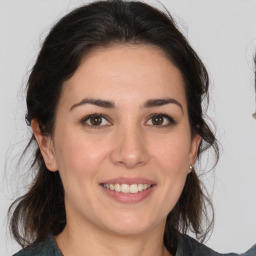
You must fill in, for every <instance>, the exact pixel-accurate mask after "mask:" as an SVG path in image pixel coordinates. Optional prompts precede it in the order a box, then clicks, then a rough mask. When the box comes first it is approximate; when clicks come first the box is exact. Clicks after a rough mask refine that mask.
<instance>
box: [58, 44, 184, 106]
mask: <svg viewBox="0 0 256 256" xmlns="http://www.w3.org/2000/svg"><path fill="white" fill-rule="evenodd" d="M184 88H185V86H184V81H183V77H182V74H181V72H180V71H179V69H178V68H177V67H176V66H175V65H174V64H173V63H172V62H171V60H170V59H169V58H168V57H167V56H166V54H165V53H164V52H163V51H162V50H161V49H159V48H157V47H154V46H151V45H114V46H110V47H104V48H103V47H100V48H96V49H94V50H92V51H91V52H90V53H89V54H87V55H86V56H85V57H84V59H83V60H82V62H81V64H80V66H79V67H78V69H77V70H76V72H75V73H74V75H73V76H72V77H71V78H70V79H69V80H67V81H66V82H65V83H64V86H63V93H62V97H61V101H63V100H64V101H67V100H79V98H81V97H95V96H97V97H98V98H99V97H105V98H108V99H111V98H113V100H114V101H115V100H118V99H123V98H125V99H127V98H130V99H132V100H133V101H135V100H136V99H138V100H141V101H142V100H146V99H147V98H163V97H164V96H170V97H174V96H175V97H176V98H177V100H179V101H181V102H183V104H186V99H185V91H184ZM72 97H73V98H74V99H71V98H72ZM111 100H112V99H111ZM70 104H71V103H70Z"/></svg>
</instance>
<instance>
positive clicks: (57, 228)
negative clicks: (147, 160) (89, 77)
mask: <svg viewBox="0 0 256 256" xmlns="http://www.w3.org/2000/svg"><path fill="white" fill-rule="evenodd" d="M127 43H128V44H142V45H143V44H147V45H154V46H156V47H158V48H160V49H161V50H162V51H163V52H164V53H165V54H166V56H167V57H168V58H169V59H170V61H171V62H172V63H173V64H174V65H176V67H177V68H178V69H179V70H180V71H181V73H182V75H183V79H184V81H185V91H186V99H187V106H188V115H189V122H190V127H191V133H192V135H193V134H199V135H200V136H201V138H202V141H201V143H200V145H199V150H198V155H197V156H198V158H200V155H201V153H202V152H203V151H205V150H206V149H208V148H213V149H214V151H215V156H216V159H218V152H219V151H218V145H217V142H216V138H215V136H214V134H213V132H212V131H211V129H210V128H209V126H208V125H207V123H206V121H205V120H204V116H205V112H203V109H202V105H203V104H202V103H203V100H204V99H206V101H205V102H206V105H207V104H208V100H207V99H208V86H209V79H208V74H207V71H206V68H205V66H204V65H203V63H202V61H201V60H200V58H199V57H198V56H197V54H196V53H195V51H194V50H193V49H192V48H191V46H190V45H189V43H188V42H187V40H186V39H185V37H184V36H183V35H182V33H181V32H180V31H179V30H178V28H177V26H176V25H175V22H174V20H173V18H172V16H171V15H170V13H169V12H168V11H167V10H165V11H160V10H158V9H155V8H154V7H152V6H149V5H148V4H145V3H142V2H138V1H122V0H109V1H96V2H93V3H91V4H88V5H84V6H81V7H79V8H77V9H75V10H73V11H72V12H70V13H69V14H67V15H66V16H64V17H63V18H62V19H60V20H59V21H58V22H57V23H56V24H55V25H54V26H53V28H52V29H51V31H50V33H49V34H48V36H47V37H46V39H45V41H44V43H43V45H42V48H41V51H40V53H39V55H38V57H37V60H36V62H35V64H34V66H33V68H32V70H31V73H30V76H29V79H28V83H27V98H26V102H27V114H26V121H27V124H28V126H30V125H31V121H32V120H33V119H36V120H37V121H38V122H39V126H40V129H41V132H42V134H45V135H50V136H51V135H52V133H53V129H54V122H55V113H56V106H57V104H58V101H59V98H60V94H61V91H62V86H63V83H64V82H65V81H66V80H67V79H69V78H70V77H71V76H72V75H73V74H74V73H75V71H76V70H77V68H78V67H79V65H80V63H81V60H82V59H83V57H84V56H85V55H86V54H88V53H89V52H90V51H91V50H92V49H94V48H95V47H106V46H111V45H118V44H127ZM29 148H32V152H33V156H31V157H32V158H33V163H32V166H31V172H33V175H34V179H33V182H32V183H31V185H30V187H29V190H28V191H27V193H26V194H25V195H23V196H21V197H20V198H18V199H17V200H15V202H14V203H13V204H12V205H11V207H10V209H9V216H10V228H11V232H12V235H13V236H14V238H15V239H16V241H17V242H18V243H19V244H20V245H21V246H22V247H24V246H26V245H29V244H31V243H32V242H34V241H42V240H44V239H45V238H46V237H47V235H48V234H49V233H52V234H53V235H58V234H59V233H61V232H62V230H63V228H64V227H65V225H66V214H65V205H64V188H63V186H62V182H61V179H60V175H59V173H58V172H50V171H48V169H47V168H46V166H45V163H44V160H43V157H42V155H41V152H40V150H39V147H38V145H37V142H36V139H35V137H34V135H31V138H30V141H29V143H28V145H27V147H26V149H25V151H28V149H29ZM208 203H209V205H210V206H211V203H210V201H209V199H208V197H207V196H206V195H205V193H204V189H203V187H202V184H201V181H200V179H199V178H198V174H197V173H196V171H195V170H194V169H193V170H192V172H191V173H190V174H189V175H188V177H187V180H186V184H185V187H184V189H183V192H182V194H181V197H180V199H179V201H178V202H177V204H176V206H175V207H174V209H173V210H172V211H171V212H170V213H169V215H168V217H167V222H166V228H165V234H164V243H165V246H166V247H167V248H168V249H169V250H170V251H173V248H175V246H176V243H177V239H178V236H179V234H180V233H187V232H188V231H189V230H190V231H192V232H194V233H195V235H196V236H197V237H198V238H204V237H205V235H206V233H207V231H209V230H210V227H211V224H212V218H210V219H208V225H207V226H204V225H203V223H204V220H205V219H207V211H206V206H207V204H208Z"/></svg>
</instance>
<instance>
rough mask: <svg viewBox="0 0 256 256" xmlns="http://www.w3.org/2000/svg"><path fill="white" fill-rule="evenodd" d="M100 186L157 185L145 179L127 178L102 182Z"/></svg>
mask: <svg viewBox="0 0 256 256" xmlns="http://www.w3.org/2000/svg"><path fill="white" fill-rule="evenodd" d="M100 184H127V185H132V184H150V185H155V184H156V183H155V182H154V181H152V180H149V179H145V178H125V177H118V178H113V179H108V180H104V181H102V182H100Z"/></svg>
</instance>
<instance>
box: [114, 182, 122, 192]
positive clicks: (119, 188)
mask: <svg viewBox="0 0 256 256" xmlns="http://www.w3.org/2000/svg"><path fill="white" fill-rule="evenodd" d="M115 191H116V192H121V191H122V188H121V185H120V184H116V185H115Z"/></svg>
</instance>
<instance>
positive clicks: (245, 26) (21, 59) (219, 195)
mask: <svg viewBox="0 0 256 256" xmlns="http://www.w3.org/2000/svg"><path fill="white" fill-rule="evenodd" d="M82 2H87V1H81V0H80V1H79V0H54V1H53V0H41V1H39V0H34V1H32V0H22V1H20V0H0V6H1V8H0V120H1V125H0V145H1V146H0V171H1V173H0V175H1V176H0V177H1V185H0V212H1V214H0V227H1V232H0V248H1V250H0V255H3V256H6V255H11V254H12V253H14V252H15V251H17V250H18V249H19V247H18V245H16V244H15V242H13V241H12V240H11V239H10V237H9V236H8V235H7V233H8V232H7V228H6V212H7V209H8V206H9V204H10V202H11V199H12V198H14V196H15V195H14V193H13V192H14V191H15V190H16V189H17V180H19V177H18V175H17V174H15V165H14V164H13V163H15V161H13V160H16V159H17V156H16V155H15V153H17V152H19V151H20V150H21V148H22V146H23V145H24V139H26V138H27V134H28V132H27V130H26V126H25V124H24V95H23V94H22V90H21V88H22V86H23V88H24V84H25V81H26V77H27V76H26V74H27V73H28V71H29V69H30V68H31V67H32V64H33V61H34V59H35V57H36V55H37V53H38V49H39V45H40V38H41V39H43V38H44V36H45V35H46V34H47V32H48V29H49V28H50V27H51V25H52V24H53V22H54V21H56V19H58V18H60V17H61V16H62V15H63V14H65V13H67V12H68V11H69V10H70V9H72V8H74V7H76V6H77V5H78V4H80V3H82ZM149 2H151V3H156V1H149ZM162 3H163V4H164V5H165V6H166V7H167V8H168V9H169V11H170V12H171V14H173V15H174V17H175V18H176V19H177V21H178V23H179V24H180V26H181V29H182V31H183V32H184V33H185V34H186V36H187V38H188V40H189V41H190V43H191V44H192V46H193V47H194V49H195V50H196V52H197V53H198V54H199V56H200V57H201V58H202V60H203V61H204V63H205V64H206V66H207V67H208V70H209V73H210V77H211V105H210V108H209V115H210V116H211V118H212V119H213V120H214V121H215V122H216V127H217V136H218V139H219V141H220V142H221V144H222V148H223V150H222V155H221V159H220V161H219V164H218V166H217V168H216V170H215V174H214V175H212V174H210V175H208V176H207V177H208V179H210V180H209V182H208V183H207V184H209V186H210V190H211V189H212V187H211V185H212V184H213V183H215V184H214V192H213V201H214V205H215V210H216V212H215V215H216V222H215V229H214V231H213V234H212V236H211V238H210V240H209V241H208V242H207V244H208V245H209V246H211V247H212V248H214V249H215V250H217V251H220V252H228V251H236V252H242V251H245V250H246V249H248V248H249V247H250V246H251V245H252V244H254V243H256V219H255V216H256V203H255V201H256V200H255V196H256V170H255V166H256V159H255V155H256V120H253V119H252V117H251V114H252V113H253V112H254V111H255V94H254V89H253V86H254V85H253V79H254V77H253V64H252V55H253V51H254V50H255V49H256V1H255V0H246V1H245V0H225V1H224V0H208V1H205V0H193V1H191V0H165V1H164V0H162ZM158 6H159V4H158ZM20 141H21V143H18V142H20ZM11 145H13V147H11ZM7 150H9V151H8V152H10V153H11V154H7V155H6V152H7ZM6 158H7V167H5V163H6ZM213 176H215V179H213Z"/></svg>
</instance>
